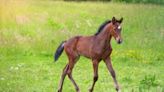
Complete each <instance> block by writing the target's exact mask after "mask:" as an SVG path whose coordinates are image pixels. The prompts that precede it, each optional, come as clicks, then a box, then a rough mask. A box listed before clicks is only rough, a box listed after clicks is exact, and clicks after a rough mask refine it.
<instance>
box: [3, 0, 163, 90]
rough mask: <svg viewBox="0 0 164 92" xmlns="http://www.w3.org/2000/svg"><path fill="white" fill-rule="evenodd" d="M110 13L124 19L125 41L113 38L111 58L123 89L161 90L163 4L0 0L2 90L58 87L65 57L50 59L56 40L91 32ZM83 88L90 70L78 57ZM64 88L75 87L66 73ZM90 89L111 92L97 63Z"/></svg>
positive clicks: (106, 75)
mask: <svg viewBox="0 0 164 92" xmlns="http://www.w3.org/2000/svg"><path fill="white" fill-rule="evenodd" d="M113 16H115V17H116V18H121V17H123V18H124V21H123V24H122V27H123V29H122V36H123V43H122V44H121V45H118V44H117V43H116V42H115V40H114V39H112V42H111V44H112V47H113V53H112V63H113V67H114V69H115V71H116V74H117V80H118V82H119V84H120V86H121V89H122V91H123V92H164V6H162V5H153V4H126V3H114V2H62V1H49V0H45V1H43V0H40V1H39V0H36V1H32V0H15V1H14V0H8V1H6V0H1V3H0V92H57V88H58V83H59V80H60V75H61V73H62V70H63V68H64V66H65V65H66V63H67V62H68V60H67V56H66V54H65V53H63V54H62V56H61V57H60V58H59V60H58V61H57V62H54V60H53V55H54V51H55V50H56V48H57V47H58V45H59V44H60V43H61V41H63V40H67V39H69V38H70V37H73V36H75V35H84V36H88V35H93V34H94V33H96V31H97V29H98V27H99V26H100V25H101V24H102V23H103V22H104V21H105V20H107V19H111V18H112V17H113ZM73 76H74V79H75V80H76V82H77V84H78V85H79V87H80V89H81V92H88V88H89V87H90V86H91V84H92V80H93V70H92V64H91V62H90V60H89V59H86V58H84V57H81V58H80V60H79V61H78V63H77V64H76V66H75V68H74V71H73ZM63 92H75V90H74V87H73V85H72V83H71V82H70V80H69V79H68V78H67V77H66V79H65V82H64V87H63ZM94 92H115V89H114V86H113V80H112V77H111V75H110V74H109V72H108V70H107V68H106V66H105V64H104V63H103V62H101V63H100V66H99V80H98V82H97V83H96V86H95V91H94Z"/></svg>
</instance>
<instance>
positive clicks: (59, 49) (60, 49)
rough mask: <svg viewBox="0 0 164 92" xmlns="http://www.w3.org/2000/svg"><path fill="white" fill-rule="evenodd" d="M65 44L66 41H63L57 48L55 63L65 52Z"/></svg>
mask: <svg viewBox="0 0 164 92" xmlns="http://www.w3.org/2000/svg"><path fill="white" fill-rule="evenodd" d="M64 43H65V41H63V42H62V43H61V44H60V45H59V47H58V48H57V50H56V52H55V55H54V61H57V60H58V58H59V57H60V56H61V54H62V52H63V50H64Z"/></svg>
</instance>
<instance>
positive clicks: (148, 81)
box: [140, 75, 159, 89]
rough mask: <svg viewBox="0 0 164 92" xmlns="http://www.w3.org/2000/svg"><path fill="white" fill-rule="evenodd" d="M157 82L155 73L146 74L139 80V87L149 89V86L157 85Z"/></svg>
mask: <svg viewBox="0 0 164 92" xmlns="http://www.w3.org/2000/svg"><path fill="white" fill-rule="evenodd" d="M158 85H159V84H158V82H157V80H156V76H155V75H146V76H145V77H144V79H142V80H141V81H140V87H141V88H142V87H144V88H147V89H150V87H156V86H158Z"/></svg>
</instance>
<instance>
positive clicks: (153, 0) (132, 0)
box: [64, 0, 164, 5]
mask: <svg viewBox="0 0 164 92" xmlns="http://www.w3.org/2000/svg"><path fill="white" fill-rule="evenodd" d="M64 1H104V2H105V1H106V2H110V1H112V2H124V3H144V4H146V3H151V4H161V5H164V0H64Z"/></svg>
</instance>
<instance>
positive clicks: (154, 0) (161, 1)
mask: <svg viewBox="0 0 164 92" xmlns="http://www.w3.org/2000/svg"><path fill="white" fill-rule="evenodd" d="M114 1H117V2H125V3H151V4H164V0H114Z"/></svg>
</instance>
